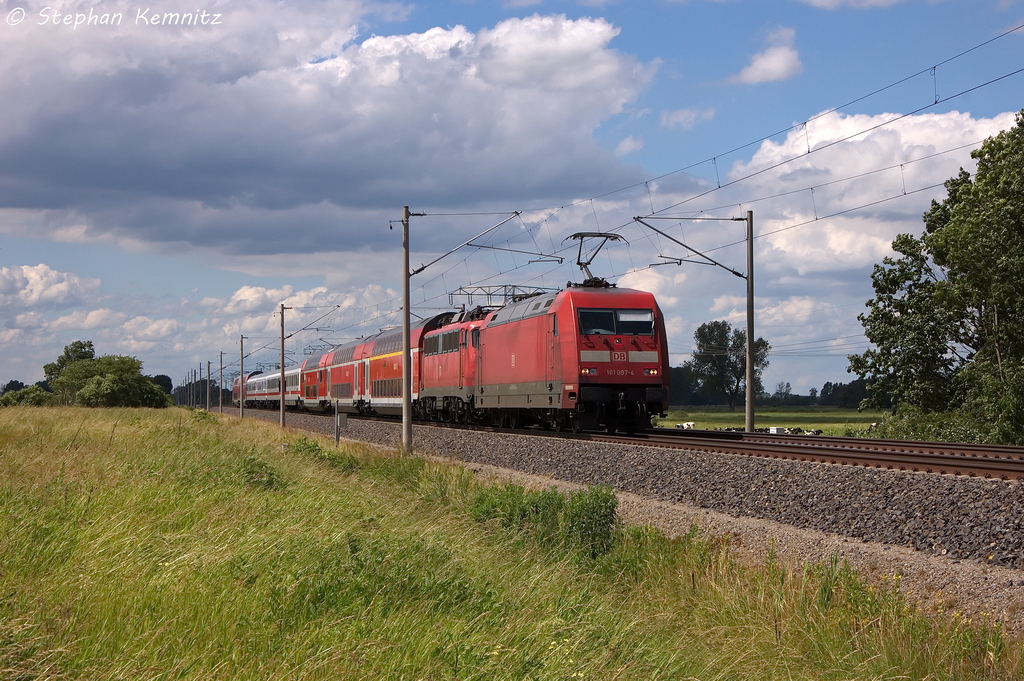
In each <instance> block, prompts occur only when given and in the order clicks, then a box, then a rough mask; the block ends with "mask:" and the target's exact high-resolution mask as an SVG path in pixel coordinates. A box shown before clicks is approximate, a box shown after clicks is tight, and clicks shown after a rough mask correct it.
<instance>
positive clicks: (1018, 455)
mask: <svg viewBox="0 0 1024 681" xmlns="http://www.w3.org/2000/svg"><path fill="white" fill-rule="evenodd" d="M584 437H586V438H587V439H590V440H593V441H597V442H618V443H623V444H646V445H649V446H655V447H672V448H677V449H698V450H701V451H708V452H718V453H723V454H737V455H744V456H759V457H763V458H771V459H791V460H797V461H809V462H814V463H832V464H845V465H852V466H864V467H869V468H885V469H890V470H893V469H896V470H905V471H915V472H925V473H939V474H952V475H967V476H970V477H976V476H981V477H985V478H1000V479H1003V480H1022V479H1024V447H1012V446H1005V445H973V444H955V443H948V442H912V441H905V440H875V439H869V438H852V437H825V436H820V435H769V434H765V433H738V432H731V431H713V430H710V431H700V430H690V431H673V430H666V429H654V430H653V431H650V432H648V433H642V434H638V435H634V436H626V435H612V434H609V435H603V434H596V433H594V434H586V435H584Z"/></svg>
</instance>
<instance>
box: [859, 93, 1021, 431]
mask: <svg viewBox="0 0 1024 681" xmlns="http://www.w3.org/2000/svg"><path fill="white" fill-rule="evenodd" d="M972 156H973V157H974V158H976V159H977V160H978V170H977V172H976V173H975V175H974V176H973V177H971V176H970V175H969V174H968V173H967V172H965V171H963V170H961V172H960V174H959V175H958V176H957V177H954V178H952V179H950V180H949V181H947V182H946V189H947V191H948V195H947V198H946V199H945V200H944V201H942V202H937V201H933V202H932V206H931V209H930V210H929V211H928V212H927V213H925V214H924V223H925V229H924V233H923V234H922V235H921V236H920V237H913V236H911V235H908V234H901V235H899V236H898V237H897V238H896V240H895V241H894V242H893V250H894V251H896V253H897V257H895V258H886V259H885V260H884V261H883V263H882V264H881V265H877V266H876V267H875V270H874V273H873V274H872V285H873V286H874V290H875V297H874V298H873V299H872V300H869V301H868V307H869V308H870V310H869V312H868V313H867V314H862V315H861V316H860V320H861V323H862V324H863V325H864V330H865V334H866V335H867V337H868V339H869V340H870V341H871V342H872V343H873V344H874V346H875V348H874V349H872V350H869V351H867V352H865V353H864V354H862V355H852V356H851V357H850V370H851V371H853V372H855V373H857V374H858V375H860V376H861V377H862V378H866V379H867V380H868V385H869V388H870V390H871V394H872V397H871V401H872V402H874V403H875V404H878V403H879V402H880V401H881V400H883V399H886V398H888V399H891V400H892V401H893V403H895V404H898V405H907V406H908V407H913V408H915V409H917V410H920V411H924V412H926V413H927V412H930V411H946V410H953V409H957V410H958V413H960V414H966V415H969V416H970V417H971V418H974V419H978V420H981V421H983V422H984V424H985V425H984V428H983V430H984V431H985V434H984V435H983V437H984V438H985V439H990V440H994V441H999V442H1020V441H1024V111H1022V112H1021V113H1020V114H1018V115H1017V121H1016V125H1015V126H1014V127H1013V128H1010V129H1009V130H1005V131H1003V132H1001V133H999V134H998V135H996V136H994V137H991V138H989V139H988V140H986V141H985V142H984V143H983V144H982V146H981V148H979V149H977V150H975V151H974V152H972Z"/></svg>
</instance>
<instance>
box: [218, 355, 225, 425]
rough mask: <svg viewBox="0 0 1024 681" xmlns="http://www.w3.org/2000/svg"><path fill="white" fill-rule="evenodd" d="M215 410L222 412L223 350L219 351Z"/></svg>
mask: <svg viewBox="0 0 1024 681" xmlns="http://www.w3.org/2000/svg"><path fill="white" fill-rule="evenodd" d="M217 411H219V412H220V413H221V414H223V413H224V351H223V350H221V351H220V378H218V379H217Z"/></svg>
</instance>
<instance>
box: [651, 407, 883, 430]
mask: <svg viewBox="0 0 1024 681" xmlns="http://www.w3.org/2000/svg"><path fill="white" fill-rule="evenodd" d="M667 413H668V416H667V417H666V418H660V419H658V425H659V426H661V427H663V428H674V427H675V425H676V424H677V423H685V422H687V421H693V422H694V424H695V426H694V427H696V428H701V429H707V430H714V429H716V428H736V427H739V428H742V427H743V423H744V418H745V416H744V412H743V405H739V406H737V407H736V411H732V412H731V411H729V409H728V407H694V408H692V409H685V410H684V409H683V408H680V407H671V408H670V409H669V410H668V412H667ZM884 415H885V412H882V411H877V410H868V411H857V410H856V409H838V408H835V407H763V408H759V409H757V410H756V411H755V414H754V426H755V427H757V428H769V427H771V426H782V427H786V428H793V427H799V428H802V429H804V430H813V429H820V430H822V431H824V432H823V434H824V435H853V436H856V435H862V434H864V433H866V432H867V429H868V428H869V427H870V426H871V424H872V423H875V422H878V421H881V420H882V417H883V416H884Z"/></svg>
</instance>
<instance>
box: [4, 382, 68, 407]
mask: <svg viewBox="0 0 1024 681" xmlns="http://www.w3.org/2000/svg"><path fill="white" fill-rule="evenodd" d="M56 403H57V401H56V398H55V397H54V395H53V393H48V392H46V391H45V390H43V389H42V388H40V387H39V386H37V385H30V386H29V387H27V388H22V389H21V390H15V391H13V392H9V393H5V394H4V395H3V397H0V407H13V406H14V405H16V404H24V405H26V406H30V407H49V406H52V405H54V404H56Z"/></svg>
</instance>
